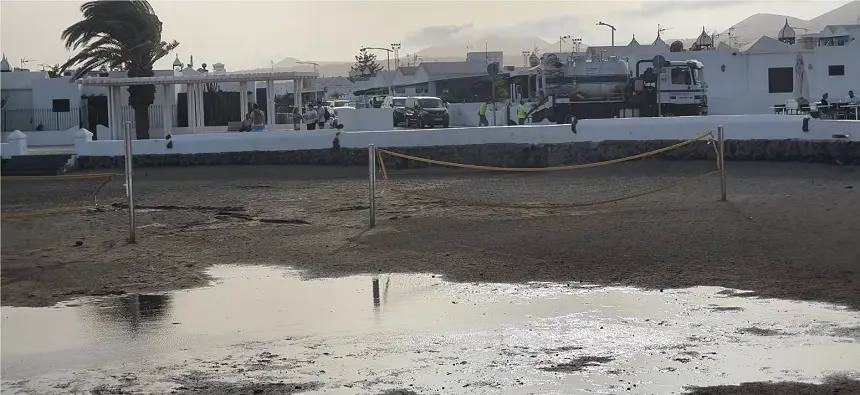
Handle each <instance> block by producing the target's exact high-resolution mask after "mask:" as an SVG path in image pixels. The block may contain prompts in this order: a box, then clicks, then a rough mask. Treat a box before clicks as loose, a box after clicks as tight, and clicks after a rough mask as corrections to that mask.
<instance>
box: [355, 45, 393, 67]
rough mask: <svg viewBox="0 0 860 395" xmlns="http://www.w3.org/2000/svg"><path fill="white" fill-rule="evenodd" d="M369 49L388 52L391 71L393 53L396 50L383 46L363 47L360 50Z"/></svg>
mask: <svg viewBox="0 0 860 395" xmlns="http://www.w3.org/2000/svg"><path fill="white" fill-rule="evenodd" d="M368 49H378V50H380V51H385V53H386V55H385V56H386V57H387V58H388V70H389V71H391V53H392V52H394V50H392V49H388V48H382V47H361V49H360V51H361V52H364V51H367V50H368Z"/></svg>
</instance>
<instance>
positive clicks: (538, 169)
mask: <svg viewBox="0 0 860 395" xmlns="http://www.w3.org/2000/svg"><path fill="white" fill-rule="evenodd" d="M705 138H707V139H708V143H709V144H711V145H712V146H713V147H714V154H715V157H716V158H717V169H716V170H714V171H710V172H708V173H704V174H700V175H697V176H693V177H690V178H687V179H684V180H681V181H678V182H675V183H672V184H669V185H665V186H662V187H659V188H652V189H648V190H645V191H642V192H639V193H634V194H630V195H625V196H621V197H615V198H611V199H603V200H595V201H590V202H581V203H562V204H537V205H535V204H506V203H488V202H478V201H474V200H468V199H457V198H450V197H445V196H440V195H435V194H430V193H422V192H416V191H410V190H405V189H400V188H394V187H391V186H390V183H389V174H388V169H387V168H386V166H385V161H384V157H383V156H382V154H388V155H391V156H394V157H398V158H402V159H407V160H414V161H417V162H423V163H429V164H435V165H441V166H448V167H455V168H463V169H472V170H487V171H506V172H552V171H562V170H577V169H586V168H592V167H599V166H607V165H612V164H617V163H623V162H628V161H632V160H636V159H641V158H646V157H649V156H653V155H657V154H660V153H663V152H666V151H670V150H673V149H677V148H680V147H683V146H686V145H689V144H691V143H693V142H695V141H699V140H702V139H705ZM719 157H720V152H719V149H718V148H717V144H715V143H714V135H713V131H708V132H706V133H702V134H700V135H698V136H695V137H693V138H691V139H689V140H684V141H682V142H679V143H676V144H672V145H670V146H667V147H664V148H660V149H657V150H653V151H649V152H645V153H642V154H637V155H632V156H628V157H624V158H618V159H612V160H607V161H602V162H594V163H586V164H580V165H569V166H556V167H525V168H508V167H495V166H481V165H469V164H463V163H453V162H445V161H440V160H434V159H427V158H420V157H416V156H412V155H406V154H401V153H398V152H393V151H389V150H384V149H378V150H377V159H378V161H379V165H380V169H381V173H382V177H383V185H384V186H385V187H386V188H387V189H390V190H391V191H394V192H399V193H403V194H405V195H412V196H418V197H424V198H430V199H437V200H441V201H444V202H451V203H455V204H460V205H465V206H477V207H489V208H518V209H540V208H574V207H588V206H596V205H601V204H608V203H615V202H620V201H624V200H629V199H634V198H638V197H642V196H646V195H650V194H654V193H658V192H662V191H665V190H668V189H672V188H676V187H679V186H682V185H685V184H691V183H694V182H696V181H699V180H702V179H704V178H707V177H709V176H712V175H714V174H719V173H720V165H719Z"/></svg>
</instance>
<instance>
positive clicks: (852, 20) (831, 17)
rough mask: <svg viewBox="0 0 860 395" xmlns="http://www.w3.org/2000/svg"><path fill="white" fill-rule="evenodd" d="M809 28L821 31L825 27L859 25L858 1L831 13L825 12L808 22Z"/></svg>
mask: <svg viewBox="0 0 860 395" xmlns="http://www.w3.org/2000/svg"><path fill="white" fill-rule="evenodd" d="M809 24H810V28H814V29H815V30H822V29H824V27H825V26H827V25H856V24H860V0H855V1H852V2H850V3H848V4H845V5H843V6H842V7H839V8H837V9H835V10H833V11H830V12H826V13H824V14H821V15H819V16H817V17H815V18H812V19H811V20H810V21H809Z"/></svg>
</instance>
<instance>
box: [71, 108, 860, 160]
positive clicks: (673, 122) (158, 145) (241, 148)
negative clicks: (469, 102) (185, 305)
mask: <svg viewBox="0 0 860 395" xmlns="http://www.w3.org/2000/svg"><path fill="white" fill-rule="evenodd" d="M802 121H803V117H800V116H778V115H757V116H711V117H676V118H625V119H603V120H582V121H580V122H579V124H578V126H577V131H578V133H571V130H570V125H525V126H499V127H481V128H448V129H424V130H421V129H413V130H386V131H359V132H343V133H341V136H340V145H341V147H344V148H364V147H367V145H368V144H375V145H376V146H377V147H382V148H384V147H429V146H443V145H469V144H492V143H524V144H547V143H568V142H589V141H608V140H686V139H690V138H693V137H695V136H697V135H700V134H702V133H706V132H708V131H710V130H715V129H716V127H717V125H723V126H724V127H725V132H726V138H727V139H730V140H748V139H770V140H783V139H800V140H831V136H832V135H833V134H848V135H849V136H850V138H849V140H852V141H860V121H830V120H827V121H822V120H811V121H810V131H809V132H803V131H802V130H801V124H802ZM336 132H337V130H331V129H327V130H317V131H298V132H292V131H288V132H258V133H232V132H231V133H215V134H205V135H201V134H196V135H178V136H174V137H173V143H174V144H173V148H171V149H168V148H167V140H162V139H154V140H139V141H134V143H133V150H134V152H135V153H137V154H170V153H182V154H191V153H218V152H246V151H285V150H300V149H326V148H330V147H331V146H332V140H333V138H334V136H335V133H336ZM75 149H76V151H77V153H78V155H86V156H120V155H123V152H124V145H123V142H122V141H119V140H115V141H92V133H89V132H88V131H86V130H85V129H82V130H81V131H79V132H78V133H77V135H76V140H75Z"/></svg>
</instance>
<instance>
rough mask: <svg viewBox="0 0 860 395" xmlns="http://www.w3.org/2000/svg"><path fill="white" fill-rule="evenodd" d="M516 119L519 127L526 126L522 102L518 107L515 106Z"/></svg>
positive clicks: (524, 108)
mask: <svg viewBox="0 0 860 395" xmlns="http://www.w3.org/2000/svg"><path fill="white" fill-rule="evenodd" d="M517 119H518V120H519V124H520V125H525V124H526V107H525V105H524V102H523V101H522V100H520V105H519V106H517Z"/></svg>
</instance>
